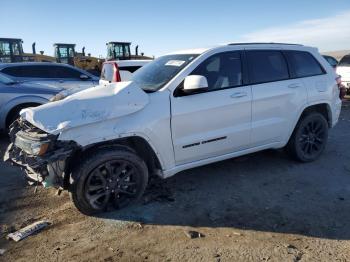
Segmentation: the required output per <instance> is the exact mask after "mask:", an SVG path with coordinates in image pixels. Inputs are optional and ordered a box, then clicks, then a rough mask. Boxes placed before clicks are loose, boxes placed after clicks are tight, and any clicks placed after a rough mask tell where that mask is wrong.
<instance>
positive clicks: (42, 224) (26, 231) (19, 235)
mask: <svg viewBox="0 0 350 262" xmlns="http://www.w3.org/2000/svg"><path fill="white" fill-rule="evenodd" d="M50 224H51V223H50V222H48V221H44V220H41V221H37V222H35V223H33V224H31V225H29V226H26V227H24V228H22V229H20V230H18V231H16V232H14V233H10V234H8V235H7V237H8V238H9V239H13V240H14V241H15V242H18V241H21V240H22V239H24V238H26V237H28V236H30V235H33V234H34V233H37V232H39V231H41V230H43V229H44V228H46V227H47V226H49V225H50Z"/></svg>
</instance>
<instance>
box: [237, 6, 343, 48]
mask: <svg viewBox="0 0 350 262" xmlns="http://www.w3.org/2000/svg"><path fill="white" fill-rule="evenodd" d="M241 40H243V41H249V42H286V43H300V44H305V45H311V46H315V47H318V48H319V49H320V50H321V51H331V50H341V49H350V10H349V11H345V12H342V13H340V14H337V15H335V16H332V17H326V18H321V19H314V20H305V21H301V22H298V23H295V24H291V25H285V26H277V27H271V28H266V29H263V30H259V31H256V32H252V33H248V34H246V35H243V36H242V38H241Z"/></svg>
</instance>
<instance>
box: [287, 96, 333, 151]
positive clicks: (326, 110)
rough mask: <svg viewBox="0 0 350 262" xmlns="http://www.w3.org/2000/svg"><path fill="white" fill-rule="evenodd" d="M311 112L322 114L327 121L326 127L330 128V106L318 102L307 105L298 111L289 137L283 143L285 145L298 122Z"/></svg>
mask: <svg viewBox="0 0 350 262" xmlns="http://www.w3.org/2000/svg"><path fill="white" fill-rule="evenodd" d="M311 112H318V113H320V114H322V115H323V116H324V117H325V119H326V120H327V123H328V127H329V128H331V127H332V110H331V106H330V105H329V103H327V102H319V103H313V104H307V105H305V106H304V107H303V108H302V109H301V110H300V112H299V114H298V117H297V119H296V120H295V121H294V125H293V128H292V129H291V131H290V132H289V135H288V138H287V141H286V142H285V144H287V143H288V141H289V140H290V138H291V137H292V135H293V133H294V130H295V128H296V127H297V125H298V123H299V121H300V120H301V119H302V118H303V117H304V116H305V115H307V114H309V113H311Z"/></svg>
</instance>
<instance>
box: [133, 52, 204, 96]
mask: <svg viewBox="0 0 350 262" xmlns="http://www.w3.org/2000/svg"><path fill="white" fill-rule="evenodd" d="M197 56H198V55H193V54H192V55H166V56H162V57H159V58H157V59H156V60H154V61H153V62H151V63H149V64H147V65H145V66H143V67H141V68H140V69H139V70H137V71H136V72H135V74H134V75H133V77H132V80H133V82H135V83H137V84H138V85H139V86H140V87H141V88H142V89H143V90H145V91H150V92H155V91H157V90H159V89H161V88H162V87H163V86H164V85H165V84H166V83H168V82H169V81H170V80H171V79H172V78H173V77H174V76H175V75H176V74H177V73H179V72H180V71H181V70H182V69H183V68H184V67H185V66H186V65H188V64H189V63H190V62H191V61H192V60H193V59H194V58H196V57H197Z"/></svg>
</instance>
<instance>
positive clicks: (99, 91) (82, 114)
mask: <svg viewBox="0 0 350 262" xmlns="http://www.w3.org/2000/svg"><path fill="white" fill-rule="evenodd" d="M148 102H149V97H148V94H146V93H145V92H144V91H143V90H142V89H141V88H139V87H138V86H137V85H135V84H134V83H133V82H119V83H113V84H110V85H106V86H97V87H92V88H89V89H86V90H83V91H81V92H78V93H75V94H73V95H70V96H68V97H67V98H65V99H63V100H60V101H57V102H51V103H47V104H44V105H42V106H38V107H33V108H26V109H23V110H22V111H21V113H20V114H21V117H22V118H24V119H25V120H27V121H28V122H30V123H31V124H33V125H35V126H36V127H38V128H40V129H41V130H44V131H46V132H48V133H51V134H58V133H59V132H61V131H62V130H65V129H69V128H73V127H77V126H82V125H87V124H91V123H95V122H100V121H104V120H107V119H112V118H117V117H120V116H125V115H128V114H131V113H134V112H136V111H139V110H141V109H142V108H144V107H145V106H146V105H147V104H148Z"/></svg>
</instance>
